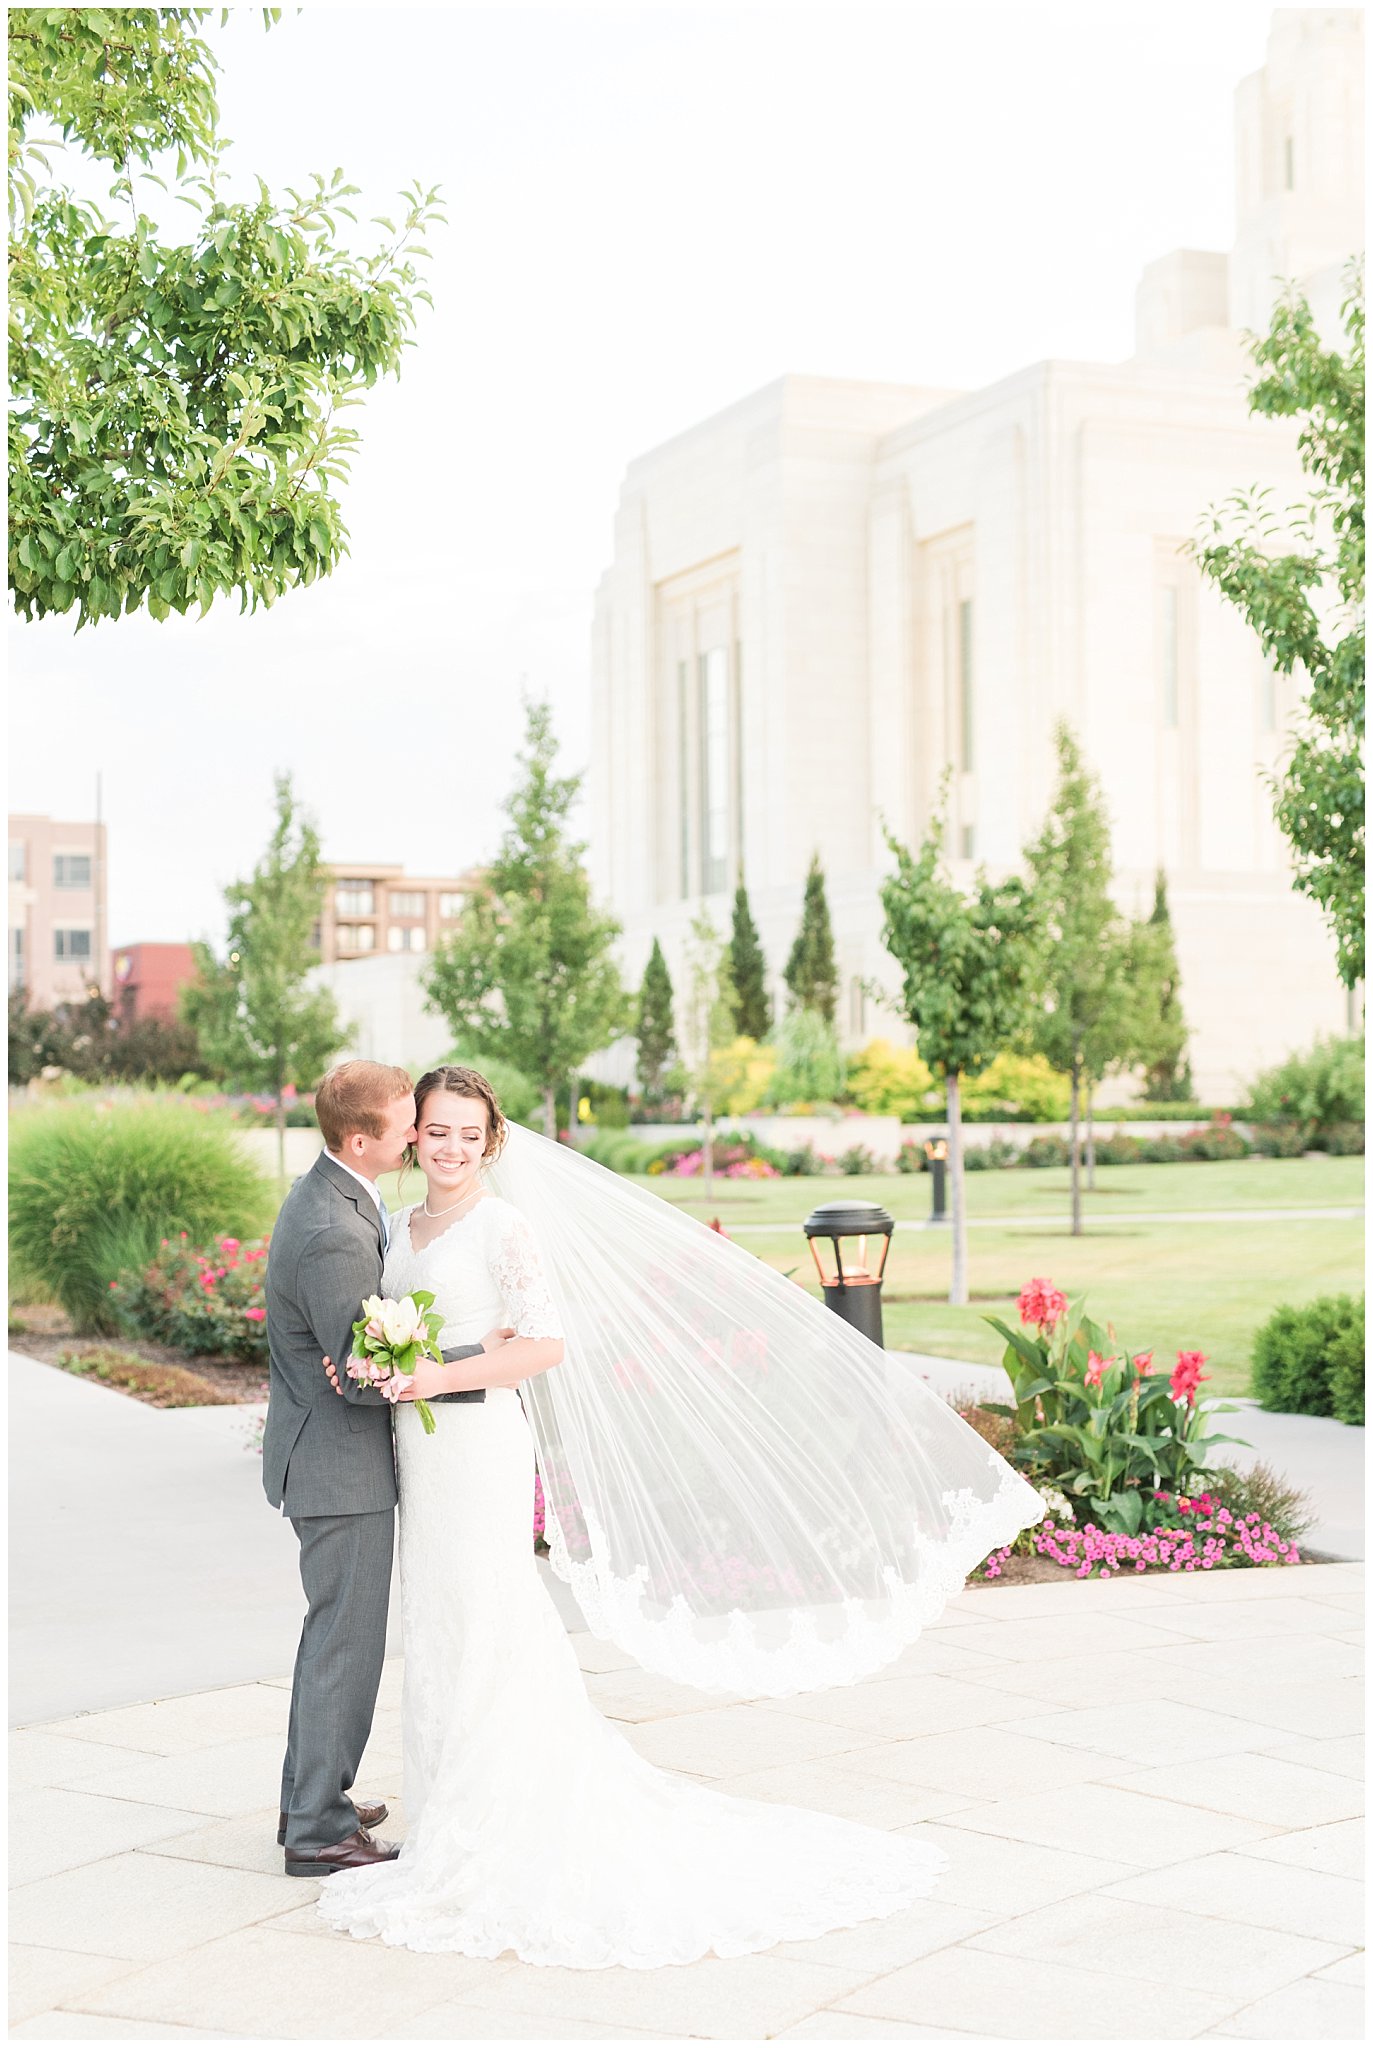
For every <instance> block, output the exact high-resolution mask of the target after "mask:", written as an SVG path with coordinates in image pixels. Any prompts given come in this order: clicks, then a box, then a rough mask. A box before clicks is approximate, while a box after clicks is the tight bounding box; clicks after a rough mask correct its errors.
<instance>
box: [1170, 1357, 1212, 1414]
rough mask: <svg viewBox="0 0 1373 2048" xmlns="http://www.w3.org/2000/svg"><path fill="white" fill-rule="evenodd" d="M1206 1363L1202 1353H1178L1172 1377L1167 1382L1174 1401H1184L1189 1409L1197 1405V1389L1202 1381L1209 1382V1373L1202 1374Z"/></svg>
mask: <svg viewBox="0 0 1373 2048" xmlns="http://www.w3.org/2000/svg"><path fill="white" fill-rule="evenodd" d="M1205 1363H1206V1353H1205V1352H1204V1351H1179V1353H1178V1362H1177V1364H1176V1365H1175V1366H1174V1367H1173V1376H1172V1378H1171V1379H1170V1380H1169V1382H1168V1391H1169V1393H1170V1394H1171V1395H1172V1397H1173V1399H1174V1400H1175V1401H1186V1403H1187V1405H1188V1407H1189V1408H1195V1407H1196V1405H1197V1389H1198V1387H1199V1386H1200V1385H1201V1383H1202V1381H1203V1380H1209V1379H1210V1377H1211V1375H1210V1373H1209V1372H1203V1371H1202V1366H1203V1365H1204V1364H1205Z"/></svg>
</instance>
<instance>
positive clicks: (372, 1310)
mask: <svg viewBox="0 0 1373 2048" xmlns="http://www.w3.org/2000/svg"><path fill="white" fill-rule="evenodd" d="M442 1328H443V1317H442V1316H440V1315H436V1314H434V1297H433V1295H432V1294H427V1293H426V1292H425V1291H424V1289H423V1288H416V1290H415V1292H414V1293H413V1294H407V1295H406V1296H405V1298H404V1300H402V1301H391V1300H389V1299H388V1300H383V1298H382V1296H381V1295H379V1294H372V1295H369V1296H368V1298H367V1300H366V1301H364V1303H363V1304H362V1314H361V1315H360V1316H359V1317H358V1320H357V1321H356V1322H355V1323H354V1325H353V1355H352V1357H351V1358H350V1359H349V1361H348V1377H349V1379H350V1380H359V1381H362V1382H364V1383H365V1384H366V1385H367V1386H369V1387H375V1388H376V1389H377V1392H378V1393H380V1394H384V1395H385V1397H386V1399H387V1400H388V1401H389V1402H390V1403H391V1404H392V1406H393V1407H394V1406H395V1403H396V1402H397V1401H398V1400H399V1399H400V1397H401V1395H402V1394H404V1393H407V1392H408V1391H409V1389H410V1387H411V1386H412V1385H413V1383H414V1378H415V1365H416V1362H417V1360H419V1359H421V1358H433V1359H438V1360H441V1359H442V1356H443V1354H442V1352H441V1351H440V1350H439V1331H440V1330H441V1329H442ZM415 1406H416V1408H417V1409H418V1410H419V1418H420V1421H421V1422H422V1423H423V1425H424V1433H425V1435H426V1436H432V1435H433V1434H434V1411H433V1409H432V1408H431V1407H430V1406H429V1403H428V1402H427V1401H416V1403H415Z"/></svg>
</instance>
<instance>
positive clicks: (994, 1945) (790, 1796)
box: [10, 1563, 1363, 2041]
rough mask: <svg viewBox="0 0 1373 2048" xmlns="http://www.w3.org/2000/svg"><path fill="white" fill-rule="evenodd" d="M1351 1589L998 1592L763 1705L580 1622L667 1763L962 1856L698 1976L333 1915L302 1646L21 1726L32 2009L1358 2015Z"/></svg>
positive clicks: (1355, 1652) (965, 2018)
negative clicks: (403, 1945) (304, 1759)
mask: <svg viewBox="0 0 1373 2048" xmlns="http://www.w3.org/2000/svg"><path fill="white" fill-rule="evenodd" d="M1362 1592H1363V1568H1362V1566H1361V1565H1359V1564H1357V1563H1342V1564H1326V1565H1313V1566H1309V1567H1305V1568H1301V1569H1291V1570H1273V1571H1254V1572H1229V1573H1224V1574H1217V1575H1215V1576H1209V1575H1208V1576H1205V1577H1203V1576H1199V1575H1187V1574H1178V1575H1171V1574H1170V1575H1168V1576H1167V1577H1154V1576H1150V1577H1145V1578H1133V1577H1128V1578H1121V1579H1114V1580H1109V1581H1099V1580H1094V1581H1090V1582H1084V1583H1082V1584H1062V1583H1058V1584H1052V1585H1037V1586H1021V1587H1009V1586H1004V1587H995V1588H978V1589H975V1590H973V1591H970V1592H966V1593H964V1594H962V1595H961V1596H960V1597H959V1598H958V1599H956V1600H955V1601H953V1602H952V1603H951V1605H950V1606H949V1608H948V1609H947V1611H946V1612H945V1614H944V1615H943V1617H942V1618H941V1620H940V1622H939V1623H938V1624H937V1625H936V1626H935V1627H933V1628H931V1629H930V1630H928V1631H927V1633H926V1635H925V1636H924V1637H923V1638H922V1640H921V1641H920V1642H918V1643H917V1644H915V1645H913V1646H912V1648H911V1649H909V1650H908V1651H907V1652H906V1653H905V1654H904V1655H903V1657H902V1658H901V1659H900V1660H899V1662H898V1663H897V1664H896V1665H895V1666H894V1667H892V1668H891V1669H890V1670H888V1671H887V1672H884V1673H882V1674H880V1675H879V1676H877V1677H875V1678H873V1679H870V1680H868V1681H867V1682H866V1683H865V1684H863V1685H860V1686H854V1687H846V1688H841V1689H839V1690H836V1691H834V1692H831V1693H826V1694H812V1695H808V1696H806V1697H804V1698H799V1699H792V1700H785V1701H771V1702H762V1701H758V1702H749V1701H745V1700H737V1699H736V1700H727V1701H724V1702H721V1701H720V1700H718V1699H712V1698H707V1697H705V1696H703V1695H700V1694H697V1693H694V1692H692V1691H690V1690H688V1689H687V1688H686V1687H683V1686H680V1685H674V1684H672V1683H671V1682H670V1681H668V1680H666V1679H659V1678H656V1677H653V1676H651V1675H649V1674H646V1673H644V1672H641V1671H639V1670H637V1669H636V1668H634V1667H632V1666H631V1665H630V1663H629V1660H628V1659H627V1658H625V1657H623V1656H622V1655H621V1654H620V1653H619V1652H618V1651H616V1650H614V1649H613V1648H611V1647H610V1646H609V1645H607V1644H605V1643H600V1642H597V1641H596V1640H595V1639H594V1638H592V1637H590V1636H588V1635H586V1634H584V1633H579V1634H576V1635H574V1637H573V1641H574V1642H575V1644H576V1646H577V1650H578V1654H579V1656H580V1658H581V1662H582V1665H583V1668H584V1670H585V1671H586V1673H587V1684H588V1686H589V1688H590V1691H591V1693H592V1696H593V1697H594V1698H595V1700H596V1701H597V1703H598V1705H599V1706H600V1707H601V1709H602V1711H603V1712H605V1713H607V1714H609V1715H611V1716H613V1717H614V1718H615V1719H616V1720H617V1721H618V1722H619V1723H620V1724H621V1726H622V1727H623V1728H624V1731H625V1733H626V1735H627V1737H628V1739H629V1740H630V1741H631V1742H633V1743H634V1745H635V1747H636V1748H637V1749H639V1750H640V1751H641V1753H642V1754H643V1755H645V1756H647V1757H651V1758H652V1760H653V1761H654V1762H655V1763H657V1764H660V1765H663V1766H665V1767H666V1768H668V1769H671V1770H677V1771H681V1772H683V1773H685V1774H687V1775H689V1776H692V1777H694V1778H697V1779H699V1780H701V1781H704V1782H708V1783H710V1784H713V1785H717V1786H720V1787H722V1788H724V1789H726V1790H729V1791H732V1792H735V1793H738V1794H741V1795H745V1796H747V1797H750V1798H755V1799H762V1800H769V1799H772V1800H786V1801H794V1802H798V1803H802V1804H805V1805H808V1806H812V1807H816V1808H820V1809H823V1810H825V1811H828V1812H833V1813H837V1814H843V1815H847V1816H850V1817H853V1818H855V1819H860V1820H863V1821H865V1822H867V1823H869V1824H870V1825H872V1826H876V1827H881V1828H894V1829H900V1830H902V1831H903V1832H905V1833H908V1834H914V1835H919V1836H923V1837H926V1838H927V1839H928V1840H930V1841H931V1842H933V1843H937V1844H938V1846H939V1847H940V1848H942V1849H943V1850H944V1851H945V1852H946V1853H947V1855H948V1858H949V1867H948V1870H947V1872H946V1873H945V1875H944V1876H943V1878H941V1880H940V1882H939V1884H938V1886H937V1888H936V1890H935V1892H934V1894H933V1896H932V1897H931V1898H930V1899H929V1900H927V1901H925V1902H923V1903H922V1904H920V1905H918V1906H915V1907H913V1908H911V1909H910V1910H909V1911H907V1912H904V1913H901V1914H897V1915H894V1916H893V1917H892V1918H891V1919H889V1920H882V1921H869V1922H866V1923H864V1924H863V1925H862V1926H859V1927H853V1928H846V1929H842V1930H840V1931H839V1932H837V1933H833V1934H829V1935H825V1936H822V1937H821V1938H820V1939H818V1940H815V1941H806V1942H789V1943H784V1944H783V1945H781V1946H779V1947H778V1948H776V1949H773V1950H771V1951H770V1952H769V1953H767V1954H766V1955H759V1956H745V1957H740V1958H736V1959H732V1960H728V1961H722V1960H720V1959H718V1958H710V1959H707V1960H705V1961H703V1962H699V1963H695V1964H691V1965H689V1966H687V1967H685V1968H680V1969H664V1970H655V1971H645V1972H640V1971H629V1970H591V1971H572V1970H545V1969H535V1968H532V1967H530V1966H527V1965H525V1964H522V1963H519V1962H517V1961H515V1960H514V1959H513V1958H510V1957H507V1958H504V1959H500V1960H496V1961H484V1960H476V1959H472V1958H468V1957H463V1956H432V1955H413V1954H411V1953H410V1952H409V1951H408V1950H403V1949H393V1948H388V1947H386V1946H385V1945H384V1944H383V1943H381V1942H380V1941H367V1942H354V1941H351V1940H349V1939H348V1938H347V1937H346V1936H342V1935H336V1934H333V1933H331V1932H329V1931H328V1930H327V1929H325V1928H324V1927H323V1926H322V1924H321V1923H320V1921H319V1920H318V1918H317V1916H316V1914H315V1912H314V1910H313V1904H314V1900H315V1898H316V1897H317V1893H318V1887H317V1886H316V1885H315V1884H314V1883H312V1882H309V1881H305V1880H298V1879H289V1878H286V1877H284V1876H283V1875H282V1870H281V1854H280V1851H279V1850H278V1849H277V1847H276V1841H275V1821H276V1814H275V1803H274V1794H275V1780H276V1772H277V1768H278V1766H279V1762H280V1751H281V1744H282V1739H283V1736H284V1733H285V1726H286V1711H287V1700H288V1696H289V1678H288V1677H287V1676H286V1675H285V1674H284V1673H282V1672H280V1671H277V1672H276V1673H274V1674H273V1675H272V1676H269V1677H266V1678H262V1679H260V1680H257V1681H255V1682H250V1683H241V1684H234V1685H229V1686H218V1687H215V1688H213V1689H210V1690H204V1691H197V1692H191V1693H183V1694H181V1695H180V1696H177V1697H171V1698H160V1699H155V1700H150V1701H148V1702H147V1703H146V1704H134V1705H122V1706H117V1707H110V1708H108V1709H105V1710H101V1711H94V1712H90V1713H81V1714H66V1715H63V1716H61V1717H57V1718H47V1719H42V1720H35V1721H34V1722H33V1723H32V1724H31V1725H27V1726H23V1727H20V1728H18V1729H16V1730H14V1731H13V1732H12V1734H11V1738H10V1740H11V1780H10V1782H11V1798H10V1806H11V1822H12V1863H13V1885H14V1890H13V1892H12V1894H11V1902H10V1903H11V1920H10V1933H11V1939H12V1943H13V1948H12V1960H11V1973H10V1995H11V2020H12V2026H13V2033H14V2036H15V2037H16V2038H20V2039H68V2040H74V2039H86V2038H104V2037H109V2038H116V2037H121V2036H122V2037H125V2038H139V2039H156V2038H160V2037H161V2036H163V2035H166V2036H167V2037H169V2038H171V2037H175V2036H178V2035H182V2036H184V2035H190V2036H192V2037H197V2036H198V2037H200V2038H205V2039H243V2038H246V2039H300V2040H320V2039H326V2038H340V2039H345V2040H362V2039H394V2040H505V2039H522V2038H526V2039H543V2040H556V2041H560V2040H569V2041H570V2040H580V2039H596V2040H616V2039H642V2040H654V2039H675V2038H680V2037H684V2036H688V2035H692V2036H697V2037H701V2038H707V2039H709V2038H742V2039H750V2040H754V2039H756V2040H762V2039H771V2038H777V2039H781V2040H883V2039H892V2040H898V2039H899V2040H924V2039H953V2040H959V2039H996V2038H1003V2039H1004V2038H1012V2039H1034V2040H1040V2039H1043V2040H1048V2039H1068V2040H1086V2039H1122V2040H1128V2039H1141V2038H1142V2039H1152V2040H1182V2039H1196V2038H1207V2039H1213V2038H1226V2039H1238V2040H1245V2039H1248V2040H1311V2039H1320V2040H1347V2039H1353V2038H1354V2037H1355V2036H1358V2035H1361V2033H1362V2030H1363V2010H1362V1999H1363V1991H1362V1985H1363V1975H1362V1951H1361V1948H1360V1941H1361V1937H1362V1927H1363V1917H1362V1907H1361V1896H1360V1877H1361V1870H1362V1855H1361V1847H1360V1840H1361V1836H1360V1829H1361V1823H1360V1819H1359V1815H1360V1814H1361V1811H1362V1790H1363V1788H1362V1758H1361V1749H1360V1746H1359V1744H1358V1742H1357V1740H1355V1739H1354V1731H1355V1729H1356V1728H1357V1725H1358V1722H1357V1698H1356V1695H1357V1689H1358V1679H1359V1672H1360V1668H1361V1662H1362V1658H1361V1649H1360V1643H1359V1625H1360V1617H1361V1607H1362ZM401 1674H402V1665H401V1660H400V1658H399V1657H392V1658H390V1659H388V1662H387V1665H386V1670H385V1675H384V1678H383V1682H382V1691H381V1697H380V1701H379V1705H378V1712H377V1717H376V1723H375V1727H374V1730H373V1737H372V1742H371V1746H370V1748H369V1750H368V1753H367V1757H366V1759H365V1761H364V1765H363V1770H362V1774H361V1776H360V1779H359V1790H360V1791H361V1792H363V1793H365V1794H366V1795H367V1796H369V1797H371V1796H378V1795H379V1796H382V1797H384V1798H386V1799H387V1800H388V1801H389V1803H390V1805H391V1810H392V1820H391V1821H390V1822H389V1823H388V1824H387V1829H388V1831H389V1830H391V1829H394V1830H395V1832H396V1833H398V1834H400V1833H403V1831H404V1824H405V1823H404V1808H403V1801H402V1797H401V1793H402V1782H401V1754H400V1722H399V1703H400V1687H401ZM1089 1674H1090V1683H1088V1682H1087V1681H1088V1675H1089Z"/></svg>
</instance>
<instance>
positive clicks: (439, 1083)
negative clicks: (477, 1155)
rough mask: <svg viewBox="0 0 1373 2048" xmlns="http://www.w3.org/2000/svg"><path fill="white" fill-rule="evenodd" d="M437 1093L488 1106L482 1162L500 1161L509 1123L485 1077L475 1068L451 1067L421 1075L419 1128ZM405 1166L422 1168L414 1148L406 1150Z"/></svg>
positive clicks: (417, 1096)
mask: <svg viewBox="0 0 1373 2048" xmlns="http://www.w3.org/2000/svg"><path fill="white" fill-rule="evenodd" d="M437 1090H442V1092H443V1093H444V1094H445V1095H470V1096H473V1097H474V1098H475V1099H476V1100H477V1101H478V1102H484V1103H485V1104H486V1122H487V1134H486V1150H485V1152H484V1153H483V1154H482V1160H483V1163H484V1164H486V1165H489V1164H490V1163H491V1161H492V1160H493V1159H499V1158H500V1155H501V1151H502V1148H503V1147H504V1145H505V1140H506V1123H505V1118H504V1117H503V1116H502V1115H501V1106H500V1104H499V1102H497V1100H496V1091H495V1089H494V1088H493V1087H492V1086H491V1083H490V1082H489V1081H488V1080H487V1078H486V1076H485V1074H479V1073H478V1072H477V1071H476V1069H475V1067H449V1066H444V1067H431V1069H430V1070H429V1072H428V1073H427V1074H421V1075H420V1078H419V1080H418V1081H416V1083H415V1124H416V1127H417V1128H418V1126H419V1125H420V1124H421V1123H422V1122H423V1120H424V1105H425V1103H426V1102H427V1101H428V1099H429V1097H430V1096H431V1095H433V1094H434V1093H435V1092H436V1091H437ZM405 1163H406V1166H407V1167H410V1166H417V1165H418V1164H419V1155H418V1153H417V1152H416V1149H415V1147H414V1146H413V1145H407V1146H406V1148H405Z"/></svg>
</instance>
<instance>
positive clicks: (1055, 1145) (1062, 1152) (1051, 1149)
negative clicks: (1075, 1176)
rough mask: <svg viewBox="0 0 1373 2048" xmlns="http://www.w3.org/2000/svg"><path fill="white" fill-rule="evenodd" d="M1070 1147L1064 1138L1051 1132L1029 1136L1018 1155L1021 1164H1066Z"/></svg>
mask: <svg viewBox="0 0 1373 2048" xmlns="http://www.w3.org/2000/svg"><path fill="white" fill-rule="evenodd" d="M1070 1149H1071V1148H1070V1147H1069V1144H1068V1140H1067V1139H1066V1138H1059V1137H1056V1136H1053V1135H1052V1134H1050V1135H1049V1136H1041V1137H1038V1138H1031V1140H1030V1142H1029V1144H1028V1145H1027V1146H1026V1147H1025V1150H1024V1151H1023V1152H1022V1153H1021V1155H1020V1163H1021V1165H1022V1166H1066V1165H1067V1164H1068V1160H1069V1156H1070Z"/></svg>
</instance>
